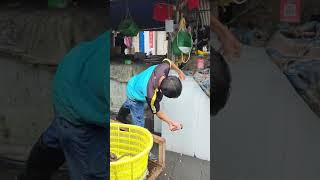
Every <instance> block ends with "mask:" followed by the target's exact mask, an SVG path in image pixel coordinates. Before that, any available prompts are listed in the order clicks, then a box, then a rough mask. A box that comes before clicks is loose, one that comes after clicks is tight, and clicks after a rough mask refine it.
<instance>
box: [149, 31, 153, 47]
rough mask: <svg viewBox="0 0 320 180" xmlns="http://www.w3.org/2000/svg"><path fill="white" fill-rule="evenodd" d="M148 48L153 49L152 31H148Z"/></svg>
mask: <svg viewBox="0 0 320 180" xmlns="http://www.w3.org/2000/svg"><path fill="white" fill-rule="evenodd" d="M149 47H150V48H153V31H149Z"/></svg>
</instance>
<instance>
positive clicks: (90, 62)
mask: <svg viewBox="0 0 320 180" xmlns="http://www.w3.org/2000/svg"><path fill="white" fill-rule="evenodd" d="M109 41H110V34H109V32H105V33H104V34H102V35H100V36H99V37H98V38H97V39H95V40H93V41H90V42H84V43H81V44H79V45H78V46H76V47H75V48H73V49H72V50H71V51H70V52H69V53H68V54H67V55H66V56H65V57H64V58H63V59H62V61H61V63H60V64H59V67H58V70H57V72H56V75H55V78H54V82H53V83H54V84H53V102H54V107H55V109H56V111H57V113H58V114H59V115H61V116H63V117H64V118H66V119H67V120H69V121H70V122H72V123H74V124H79V125H80V124H96V125H99V126H104V127H106V126H107V123H108V121H109V118H108V112H109V103H108V98H109V97H108V96H109V86H108V84H109V83H108V80H109V71H108V69H109V68H108V65H109V54H110V53H109V51H110V50H109V49H110V47H109V46H110V42H109Z"/></svg>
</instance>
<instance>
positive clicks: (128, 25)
mask: <svg viewBox="0 0 320 180" xmlns="http://www.w3.org/2000/svg"><path fill="white" fill-rule="evenodd" d="M118 31H119V32H120V33H121V34H123V35H125V36H130V37H132V36H136V35H137V34H138V33H139V31H140V29H139V28H138V26H137V24H136V23H135V22H134V21H133V19H132V18H131V17H129V18H126V19H125V20H123V21H122V22H121V23H120V25H119V27H118Z"/></svg>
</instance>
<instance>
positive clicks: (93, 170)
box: [20, 116, 110, 180]
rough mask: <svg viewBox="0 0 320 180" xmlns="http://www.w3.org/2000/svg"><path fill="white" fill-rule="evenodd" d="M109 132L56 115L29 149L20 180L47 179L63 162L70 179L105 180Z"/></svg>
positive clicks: (107, 175) (107, 163)
mask: <svg viewBox="0 0 320 180" xmlns="http://www.w3.org/2000/svg"><path fill="white" fill-rule="evenodd" d="M109 138H110V136H109V132H108V131H107V129H105V128H103V127H97V126H94V125H87V126H75V125H73V124H72V123H70V122H68V121H67V120H65V119H64V118H62V117H59V116H56V117H55V118H54V120H53V121H52V123H51V125H50V126H49V127H48V129H47V130H46V131H45V132H44V133H43V134H42V136H41V137H40V138H39V140H38V141H37V143H36V144H35V145H34V146H33V148H32V150H31V152H30V156H29V158H28V160H27V164H26V169H25V172H24V173H23V174H22V175H21V177H20V179H21V180H49V179H50V178H51V175H52V174H53V172H55V171H56V170H57V169H58V168H59V167H60V166H61V165H62V164H63V163H64V162H65V161H66V163H67V166H68V170H69V176H70V180H109V158H108V156H109V153H108V152H109Z"/></svg>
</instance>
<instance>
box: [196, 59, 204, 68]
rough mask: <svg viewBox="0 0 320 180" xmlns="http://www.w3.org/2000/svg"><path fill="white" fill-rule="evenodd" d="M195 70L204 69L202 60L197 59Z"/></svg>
mask: <svg viewBox="0 0 320 180" xmlns="http://www.w3.org/2000/svg"><path fill="white" fill-rule="evenodd" d="M197 68H198V69H203V68H204V59H202V58H198V59H197Z"/></svg>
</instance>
